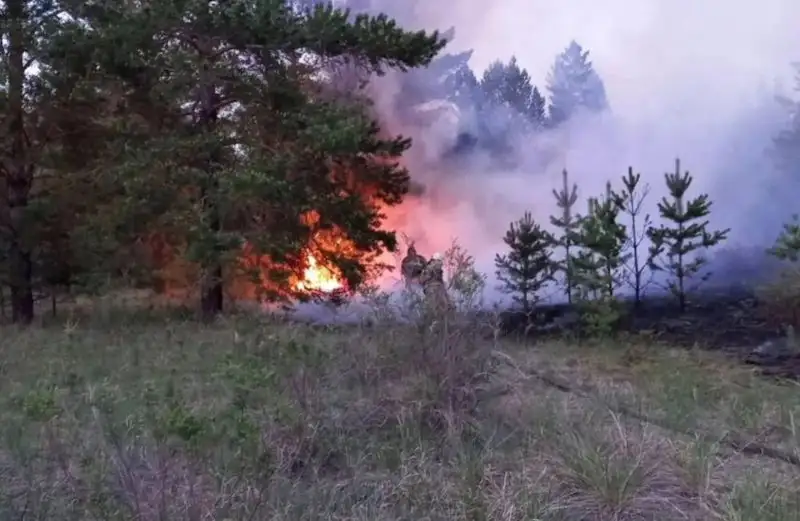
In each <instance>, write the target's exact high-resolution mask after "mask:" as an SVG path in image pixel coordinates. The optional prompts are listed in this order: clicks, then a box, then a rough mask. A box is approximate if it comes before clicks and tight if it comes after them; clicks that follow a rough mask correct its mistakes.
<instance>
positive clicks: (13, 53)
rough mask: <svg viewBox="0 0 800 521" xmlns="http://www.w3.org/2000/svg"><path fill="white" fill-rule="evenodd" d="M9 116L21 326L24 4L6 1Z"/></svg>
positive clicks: (12, 239)
mask: <svg viewBox="0 0 800 521" xmlns="http://www.w3.org/2000/svg"><path fill="white" fill-rule="evenodd" d="M6 5H7V9H8V11H7V15H8V22H9V25H8V27H9V32H8V105H9V107H8V116H9V127H8V131H9V138H10V139H11V150H10V157H8V158H7V160H6V165H5V167H4V170H5V172H4V174H5V177H6V184H7V189H8V215H9V222H8V227H9V230H8V233H9V241H8V249H9V251H8V258H9V271H10V277H9V279H10V280H9V281H10V286H11V318H12V320H13V321H14V322H16V323H20V324H30V323H31V322H32V321H33V289H32V287H31V280H32V278H33V267H32V262H31V252H30V247H29V245H28V244H27V242H28V241H27V240H26V239H27V238H26V237H25V235H26V227H27V226H26V222H25V221H26V213H27V206H28V196H29V194H30V190H31V183H32V178H33V168H32V166H31V164H30V161H29V157H28V142H27V138H26V135H25V112H24V106H23V89H24V80H25V65H24V62H23V56H24V52H25V34H24V31H23V22H24V20H23V19H24V16H25V3H24V1H23V0H8V2H7V4H6Z"/></svg>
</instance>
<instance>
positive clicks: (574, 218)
mask: <svg viewBox="0 0 800 521" xmlns="http://www.w3.org/2000/svg"><path fill="white" fill-rule="evenodd" d="M561 179H562V183H563V184H562V187H561V190H553V196H554V197H555V198H556V205H557V206H558V208H559V210H560V214H559V215H558V216H555V215H554V216H551V217H550V224H552V225H553V226H555V227H556V228H558V230H559V234H560V235H559V236H558V237H557V239H556V245H557V246H559V247H560V248H561V249H562V250H563V252H564V259H563V260H562V261H560V262H558V263H557V264H556V266H557V269H558V271H560V272H561V273H563V275H564V290H565V293H566V295H567V301H568V302H569V303H570V304H572V293H573V291H574V267H573V255H574V253H573V251H574V249H575V247H574V245H575V240H576V238H577V232H578V226H580V217H579V216H578V215H576V214H575V213H574V207H575V203H577V202H578V185H577V184H575V183H573V184H572V186H571V187H570V184H569V173H567V170H566V169H565V170H564V171H563V172H562V173H561Z"/></svg>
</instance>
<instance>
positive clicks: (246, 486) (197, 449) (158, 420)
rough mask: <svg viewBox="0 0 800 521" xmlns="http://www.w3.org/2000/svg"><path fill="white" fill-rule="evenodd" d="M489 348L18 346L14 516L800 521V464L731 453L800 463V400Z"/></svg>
mask: <svg viewBox="0 0 800 521" xmlns="http://www.w3.org/2000/svg"><path fill="white" fill-rule="evenodd" d="M485 333H486V331H485V330H483V329H478V328H476V325H475V324H451V325H449V326H448V327H447V328H444V327H442V326H441V325H440V324H439V325H435V326H434V327H425V328H417V327H399V326H394V327H371V328H348V329H341V330H335V329H324V328H313V327H310V326H299V325H288V324H282V323H277V322H269V321H266V320H264V319H262V320H255V319H252V318H241V319H236V318H231V319H227V320H225V321H221V322H220V323H219V324H217V325H215V326H213V327H203V326H200V325H198V324H196V323H193V322H191V321H185V320H180V319H172V320H169V319H167V318H165V317H163V316H162V317H155V318H154V317H139V318H136V319H133V318H129V319H127V320H125V321H114V320H112V319H108V320H103V321H95V322H90V321H78V322H73V323H68V324H61V325H58V326H50V327H45V328H40V329H36V330H33V331H26V332H13V331H10V332H8V333H6V335H4V337H3V339H2V340H0V350H2V351H1V352H2V361H1V362H0V364H1V365H0V371H2V379H0V400H2V418H0V436H2V437H1V438H0V519H54V520H55V519H59V520H70V519H75V520H78V519H80V520H84V519H98V520H113V519H136V520H184V519H185V520H201V519H209V520H211V519H214V520H225V519H230V520H240V519H254V520H260V519H287V520H301V519H309V520H310V519H363V520H370V521H375V520H400V519H408V520H419V519H431V520H433V519H441V520H451V519H456V520H457V519H465V520H467V519H468V520H481V519H487V520H488V519H492V520H495V519H496V520H554V521H556V520H557V521H572V520H575V521H585V520H592V521H594V520H597V521H601V520H602V521H606V520H620V521H622V520H674V519H692V520H713V519H719V520H726V521H740V520H741V521H744V520H747V521H791V520H796V519H800V492H798V491H799V490H800V469H798V468H796V467H794V466H792V465H788V464H785V463H782V462H780V461H775V460H773V459H770V458H766V457H750V456H745V455H743V454H741V453H739V452H737V451H735V450H732V449H730V447H727V446H726V445H725V442H724V440H725V439H727V437H729V436H731V435H735V436H737V439H746V440H751V441H752V442H753V443H762V444H769V445H770V446H774V447H777V448H780V450H781V451H784V452H786V453H790V454H791V453H798V452H800V451H798V448H800V430H799V429H800V427H798V421H800V388H798V387H797V386H796V385H792V384H783V383H777V382H770V381H767V380H764V379H761V378H759V377H756V376H754V375H752V374H750V373H749V372H747V371H746V370H745V369H744V368H741V367H736V366H733V365H731V364H730V363H728V362H726V361H725V360H723V359H720V358H717V357H714V356H712V355H710V354H704V353H693V352H687V351H678V350H670V349H666V348H658V347H648V346H646V345H645V346H642V345H638V344H637V343H626V344H624V345H623V344H608V345H593V346H582V347H576V346H569V345H557V344H548V345H537V346H524V345H514V344H501V343H498V341H497V340H493V337H492V335H491V334H485ZM537 374H538V375H547V378H545V380H548V379H550V378H553V379H557V380H559V381H563V382H566V383H568V384H569V385H570V386H572V387H574V388H575V389H576V390H577V391H578V392H577V394H576V393H567V392H563V390H558V389H556V388H554V387H553V386H552V385H547V384H546V383H544V382H543V380H542V378H538V377H536V376H535V375H537ZM617 406H619V407H623V406H624V407H625V408H626V409H628V410H636V411H638V412H640V413H642V414H644V415H646V416H648V417H651V418H655V419H657V420H658V423H659V425H660V426H659V427H656V426H653V425H652V424H648V423H644V422H642V421H640V420H636V419H632V418H631V417H629V416H626V415H625V414H621V413H620V412H619V407H617ZM615 411H616V412H615ZM665 425H666V426H667V427H669V428H664V426H665ZM687 433H688V434H687Z"/></svg>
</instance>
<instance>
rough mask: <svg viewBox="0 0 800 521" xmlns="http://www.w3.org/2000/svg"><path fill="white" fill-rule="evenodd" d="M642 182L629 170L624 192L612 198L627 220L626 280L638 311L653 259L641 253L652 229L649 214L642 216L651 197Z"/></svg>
mask: <svg viewBox="0 0 800 521" xmlns="http://www.w3.org/2000/svg"><path fill="white" fill-rule="evenodd" d="M641 179H642V175H641V174H638V173H637V174H634V173H633V167H629V168H628V175H626V176H623V177H622V186H623V189H622V190H620V191H619V192H615V193H614V194H613V197H614V202H615V204H616V206H617V208H618V210H619V211H620V212H621V213H624V214H625V215H626V216H627V221H628V240H627V243H626V245H625V250H626V254H627V262H625V264H624V266H623V279H624V282H625V283H626V284H627V285H628V286H630V288H631V289H632V290H633V298H634V306H636V307H637V308H638V307H639V306H641V302H642V293H643V292H644V290H645V289H646V287H647V285H648V284H649V283H650V280H645V278H644V275H645V270H646V269H647V266H648V265H649V264H650V260H651V259H650V258H649V256H648V254H647V253H648V252H646V251H642V244H643V243H644V240H645V238H646V237H647V229H648V228H650V227H651V226H652V225H653V223H652V220H651V219H650V214H644V215H642V204H643V203H644V200H645V199H646V198H647V195H648V194H649V193H650V185H648V184H645V185H644V186H642V187H640V186H639V183H640V182H641Z"/></svg>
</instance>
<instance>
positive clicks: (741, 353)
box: [503, 288, 800, 380]
mask: <svg viewBox="0 0 800 521" xmlns="http://www.w3.org/2000/svg"><path fill="white" fill-rule="evenodd" d="M573 309H574V308H571V307H570V306H569V305H567V304H555V305H543V306H540V307H539V308H537V311H536V318H535V319H533V321H528V320H526V318H525V315H524V314H523V313H521V312H513V311H509V312H506V314H505V315H504V316H503V329H504V330H505V332H506V333H508V334H524V335H526V336H540V337H541V336H545V337H546V336H549V335H563V334H564V333H565V332H576V333H577V330H576V327H575V320H576V315H575V311H574V310H573ZM531 322H533V323H531ZM618 330H619V331H620V332H626V333H632V334H644V335H647V336H649V337H651V338H653V340H654V341H656V342H658V343H663V344H665V345H673V346H683V347H687V348H693V347H699V348H704V349H711V350H719V351H723V352H725V353H726V354H728V355H730V356H732V357H734V358H736V359H737V360H739V361H741V362H742V363H746V364H752V365H755V366H758V367H759V370H760V371H761V372H762V373H763V374H765V375H770V376H778V377H784V378H791V379H793V380H800V353H790V352H787V351H788V350H787V349H786V348H785V347H786V337H785V333H784V332H783V331H781V330H780V328H778V327H776V326H775V325H773V324H770V323H768V321H767V320H766V319H765V316H764V313H763V308H762V309H760V307H759V302H758V299H757V298H756V297H755V295H754V294H753V292H752V291H749V290H748V289H746V288H726V289H721V290H714V291H706V292H704V293H700V294H696V295H694V297H693V298H692V299H691V302H690V303H689V305H688V306H687V309H686V311H684V312H681V310H680V308H679V306H678V305H677V301H676V299H675V298H674V297H671V296H663V297H662V296H658V297H651V298H646V299H644V300H643V302H641V303H640V305H639V306H638V307H637V306H634V305H633V302H625V303H624V312H623V317H622V319H621V320H620V323H619V324H618ZM765 342H775V344H777V345H778V347H777V348H775V349H771V350H769V352H767V353H765V354H760V355H756V354H754V353H753V351H754V350H755V349H756V348H757V347H759V346H760V345H762V344H764V343H765ZM781 346H782V347H783V349H781Z"/></svg>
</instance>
